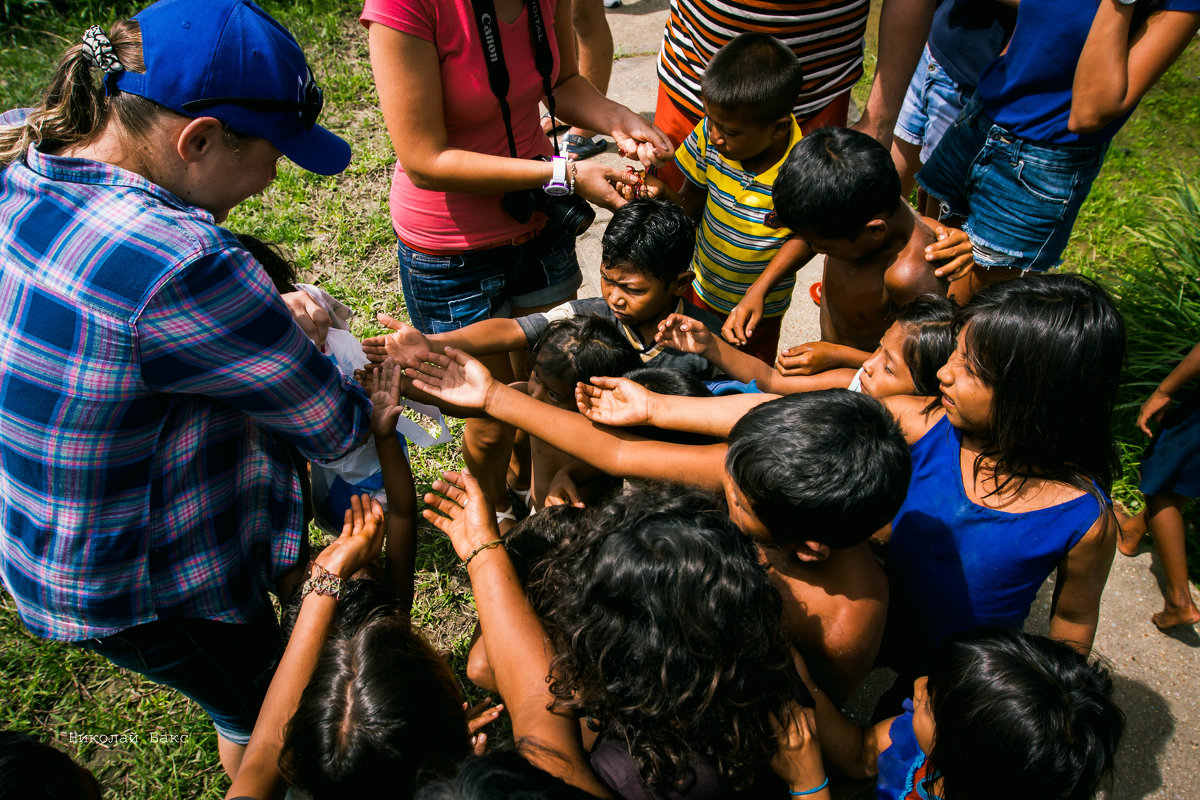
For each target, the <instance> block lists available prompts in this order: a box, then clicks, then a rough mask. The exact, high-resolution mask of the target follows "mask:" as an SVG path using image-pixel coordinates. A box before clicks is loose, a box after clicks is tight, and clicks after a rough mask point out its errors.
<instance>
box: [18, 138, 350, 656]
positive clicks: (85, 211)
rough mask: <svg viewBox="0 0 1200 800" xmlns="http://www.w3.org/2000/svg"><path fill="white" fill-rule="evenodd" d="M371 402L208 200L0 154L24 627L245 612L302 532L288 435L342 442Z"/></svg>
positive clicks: (49, 633) (67, 634) (332, 444)
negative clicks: (0, 160) (323, 350)
mask: <svg viewBox="0 0 1200 800" xmlns="http://www.w3.org/2000/svg"><path fill="white" fill-rule="evenodd" d="M7 116H9V115H6V117H7ZM2 121H3V120H0V122H2ZM369 413H370V403H369V401H368V400H367V399H366V397H365V396H364V395H363V394H362V392H361V391H360V390H359V389H358V388H357V387H356V386H355V385H353V384H352V383H350V382H347V381H344V380H343V379H342V378H341V376H340V374H339V372H338V370H337V368H336V367H335V366H334V365H333V363H332V362H331V361H330V360H329V359H328V358H326V357H325V356H323V355H321V354H320V353H319V352H318V351H317V350H316V348H315V347H314V346H313V345H312V343H310V342H309V340H308V339H307V338H306V337H305V336H304V334H303V333H302V332H301V330H300V329H299V328H298V327H297V326H296V325H295V324H294V323H293V321H292V319H291V316H290V314H289V313H288V310H287V307H286V305H285V304H284V303H283V301H282V300H281V299H280V297H279V295H278V294H277V293H276V291H275V289H274V288H273V287H272V285H271V281H270V279H269V278H267V276H266V274H265V273H264V272H263V270H262V268H261V267H260V266H259V264H258V262H257V261H255V260H254V258H253V257H251V256H250V254H249V253H247V252H246V251H245V250H244V249H243V248H242V247H241V246H240V245H239V244H238V243H237V240H236V239H235V238H234V237H233V235H232V234H231V233H229V231H227V230H225V229H224V228H221V227H218V226H217V225H216V224H215V223H214V221H213V218H212V216H211V215H210V214H208V213H207V212H205V211H202V210H201V209H198V208H196V207H194V206H191V205H189V204H188V203H186V202H184V201H183V200H181V199H179V198H178V197H176V196H174V195H173V194H171V193H170V192H167V191H166V190H164V189H162V188H161V187H158V186H155V185H154V184H152V183H150V182H148V181H147V180H145V179H144V178H142V177H141V176H139V175H137V174H134V173H132V172H128V171H125V170H122V169H119V168H116V167H113V166H111V165H107V164H101V163H96V162H93V161H85V160H82V159H72V158H62V157H55V156H49V155H46V154H44V153H41V152H39V151H38V150H37V149H36V148H34V147H31V148H30V149H29V151H28V153H27V154H26V156H25V158H23V159H18V160H17V161H15V162H13V163H12V164H10V165H8V166H7V167H4V168H3V169H0V576H2V577H3V581H4V585H5V587H6V588H7V590H8V591H9V593H10V594H11V595H12V596H13V598H14V599H15V601H16V604H17V609H18V611H19V613H20V615H21V618H22V620H23V621H24V622H25V624H26V625H27V626H28V628H29V629H30V630H31V631H32V632H33V633H35V634H37V635H38V636H43V637H47V638H51V639H58V640H65V641H73V640H80V639H88V638H99V637H102V636H105V635H109V634H112V633H116V632H118V631H121V630H124V629H126V628H130V627H132V626H134V625H138V624H141V623H145V622H151V621H153V620H155V619H158V618H165V617H173V616H191V617H202V618H207V619H213V620H220V621H225V622H244V621H246V620H248V619H249V618H250V617H251V616H252V615H253V614H254V613H255V612H256V611H257V610H259V609H261V608H262V607H263V603H264V601H265V594H264V589H265V588H267V586H269V585H270V581H271V580H272V579H273V578H274V577H276V576H277V575H278V574H279V573H280V572H281V571H283V570H284V569H286V568H287V567H289V566H291V565H292V564H293V563H294V562H295V560H296V557H297V553H298V547H299V543H300V537H301V536H302V535H304V531H302V530H301V528H302V523H303V515H302V508H301V494H300V486H299V482H298V477H297V475H296V473H295V470H294V468H293V467H292V466H291V465H290V463H289V458H288V451H287V444H288V443H291V444H293V445H295V447H296V448H297V449H299V451H300V452H301V453H303V454H304V455H305V456H307V457H309V458H312V459H315V460H328V459H332V458H336V457H338V456H340V455H342V454H344V453H345V452H346V451H348V450H350V449H351V448H352V447H354V446H355V445H357V444H359V443H361V442H362V441H363V440H364V439H365V438H366V436H367V433H368V430H369Z"/></svg>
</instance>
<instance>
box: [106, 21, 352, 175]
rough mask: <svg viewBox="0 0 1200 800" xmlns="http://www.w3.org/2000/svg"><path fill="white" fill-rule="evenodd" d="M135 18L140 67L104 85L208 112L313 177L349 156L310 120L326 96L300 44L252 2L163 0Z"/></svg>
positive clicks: (331, 171)
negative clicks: (138, 30) (266, 144)
mask: <svg viewBox="0 0 1200 800" xmlns="http://www.w3.org/2000/svg"><path fill="white" fill-rule="evenodd" d="M133 19H135V20H136V21H137V22H138V24H139V25H140V27H141V32H142V57H143V59H144V61H145V64H146V71H145V72H143V73H136V72H131V71H129V70H125V71H123V72H116V73H112V74H110V75H109V76H108V81H109V88H110V91H111V90H113V89H116V90H119V91H122V92H129V93H130V94H136V95H139V96H141V97H145V98H146V99H147V100H153V101H154V102H156V103H158V104H159V105H161V106H165V107H166V108H169V109H171V110H172V111H175V112H178V113H180V114H183V115H184V116H188V117H193V118H195V117H214V118H215V119H218V120H220V121H221V122H222V123H224V124H225V125H227V126H229V128H230V129H232V130H233V131H234V132H235V133H239V134H242V135H245V136H255V137H258V138H261V139H266V140H267V141H269V142H270V143H271V144H273V145H275V147H277V148H279V151H280V152H281V153H283V154H284V155H285V156H287V157H288V158H289V159H291V160H292V161H294V162H295V163H296V164H298V165H299V166H301V167H303V168H304V169H306V170H308V171H310V172H315V173H317V174H318V175H336V174H337V173H339V172H341V171H342V170H344V169H345V168H346V166H347V165H348V164H349V163H350V145H349V144H347V142H346V141H345V140H344V139H342V138H341V137H340V136H337V135H336V134H334V133H331V132H330V131H328V130H326V129H325V128H323V127H321V126H320V125H317V124H316V120H317V117H318V115H320V113H321V107H322V105H323V104H324V96H323V95H322V92H321V89H320V87H318V86H317V84H316V81H315V80H314V79H313V74H312V70H310V69H309V68H308V62H307V61H305V60H304V52H303V51H302V50H301V49H300V45H299V44H297V43H296V40H295V39H294V38H293V37H292V35H291V34H290V33H288V32H287V29H285V28H284V27H283V26H282V25H280V24H279V23H278V22H276V21H275V20H274V19H273V18H272V17H271V15H269V14H268V13H267V12H265V11H263V10H262V9H261V8H259V7H258V6H257V5H255V4H254V3H252V2H250V0H161V1H160V2H158V3H155V4H154V5H152V6H150V7H149V8H146V9H144V10H143V11H141V12H140V13H138V14H137V15H136V16H135V17H133Z"/></svg>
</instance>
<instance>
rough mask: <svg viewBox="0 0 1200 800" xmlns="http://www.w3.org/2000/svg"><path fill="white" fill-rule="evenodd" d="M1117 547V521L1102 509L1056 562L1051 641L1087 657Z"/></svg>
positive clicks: (1051, 614) (1051, 610) (1051, 609)
mask: <svg viewBox="0 0 1200 800" xmlns="http://www.w3.org/2000/svg"><path fill="white" fill-rule="evenodd" d="M1116 548H1117V534H1116V521H1115V520H1114V519H1113V515H1112V512H1111V511H1110V510H1109V509H1107V508H1105V509H1104V511H1103V512H1101V514H1100V518H1099V519H1098V520H1096V523H1095V524H1094V525H1093V526H1092V528H1091V530H1089V531H1088V532H1087V533H1086V534H1085V535H1084V537H1083V538H1082V539H1080V540H1079V542H1078V543H1077V544H1076V545H1075V546H1074V547H1072V548H1071V550H1070V552H1068V553H1067V554H1066V556H1064V557H1063V560H1062V561H1060V562H1059V563H1058V577H1057V579H1056V580H1055V582H1054V600H1053V602H1052V604H1051V606H1050V638H1051V639H1056V640H1058V641H1060V642H1064V643H1066V644H1069V645H1071V647H1074V648H1075V649H1076V650H1078V651H1079V652H1081V653H1083V654H1084V655H1087V654H1088V653H1089V652H1091V649H1092V642H1093V641H1094V640H1095V638H1096V625H1097V623H1098V622H1099V621H1100V595H1101V594H1103V593H1104V584H1105V583H1106V582H1107V581H1108V571H1109V570H1110V569H1111V568H1112V561H1113V555H1114V554H1115V553H1116Z"/></svg>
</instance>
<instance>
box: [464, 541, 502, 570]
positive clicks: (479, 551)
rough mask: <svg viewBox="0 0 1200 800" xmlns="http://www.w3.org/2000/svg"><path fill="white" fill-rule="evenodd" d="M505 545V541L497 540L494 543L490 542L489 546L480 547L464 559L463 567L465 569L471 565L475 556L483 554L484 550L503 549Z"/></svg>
mask: <svg viewBox="0 0 1200 800" xmlns="http://www.w3.org/2000/svg"><path fill="white" fill-rule="evenodd" d="M503 545H504V540H503V539H497V540H496V541H494V542H488V543H487V544H481V545H479V547H476V548H475V549H474V550H472V551H471V555H469V556H467V557H466V558H464V559H463V566H464V567H465V566H467V565H468V564H470V563H471V559H472V558H474V557H475V556H477V555H479V554H480V553H482V552H483V551H484V550H491V549H492V548H493V547H502V546H503Z"/></svg>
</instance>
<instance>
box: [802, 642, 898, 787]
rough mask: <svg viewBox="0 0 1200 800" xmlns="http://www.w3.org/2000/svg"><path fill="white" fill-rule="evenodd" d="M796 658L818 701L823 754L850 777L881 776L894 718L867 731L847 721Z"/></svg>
mask: <svg viewBox="0 0 1200 800" xmlns="http://www.w3.org/2000/svg"><path fill="white" fill-rule="evenodd" d="M793 658H794V660H795V662H796V670H797V672H799V673H800V676H801V677H802V678H803V679H804V683H805V684H806V685H807V686H808V691H809V693H810V694H812V696H813V700H815V701H816V717H817V730H818V731H819V732H820V735H821V752H822V754H823V755H824V756H825V757H826V758H827V759H828V760H829V763H830V764H833V766H835V767H836V768H837V770H838V771H839V772H841V773H842V774H843V775H845V776H846V777H848V778H854V779H862V778H870V777H874V776H875V775H877V774H879V764H878V761H879V754H880V753H882V752H883V751H884V750H886V749H888V747H890V746H891V744H892V738H891V734H890V730H891V727H892V721H893V720H894V719H895V717H892V718H891V719H886V720H883V721H882V722H878V723H876V724H875V725H872V726H871V727H869V728H866V729H863V728H860V727H858V726H857V725H855V724H854V723H853V722H851V721H850V720H848V719H846V717H845V715H843V714H842V712H841V710H840V709H839V708H838V707H837V705H836V704H835V703H834V702H833V700H831V699H830V698H829V695H827V694H825V692H823V691H822V690H821V687H819V686H817V684H816V683H815V682H814V681H813V679H812V676H811V675H809V672H808V667H807V666H806V665H805V664H804V659H803V658H801V657H800V654H799V653H794V654H793Z"/></svg>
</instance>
